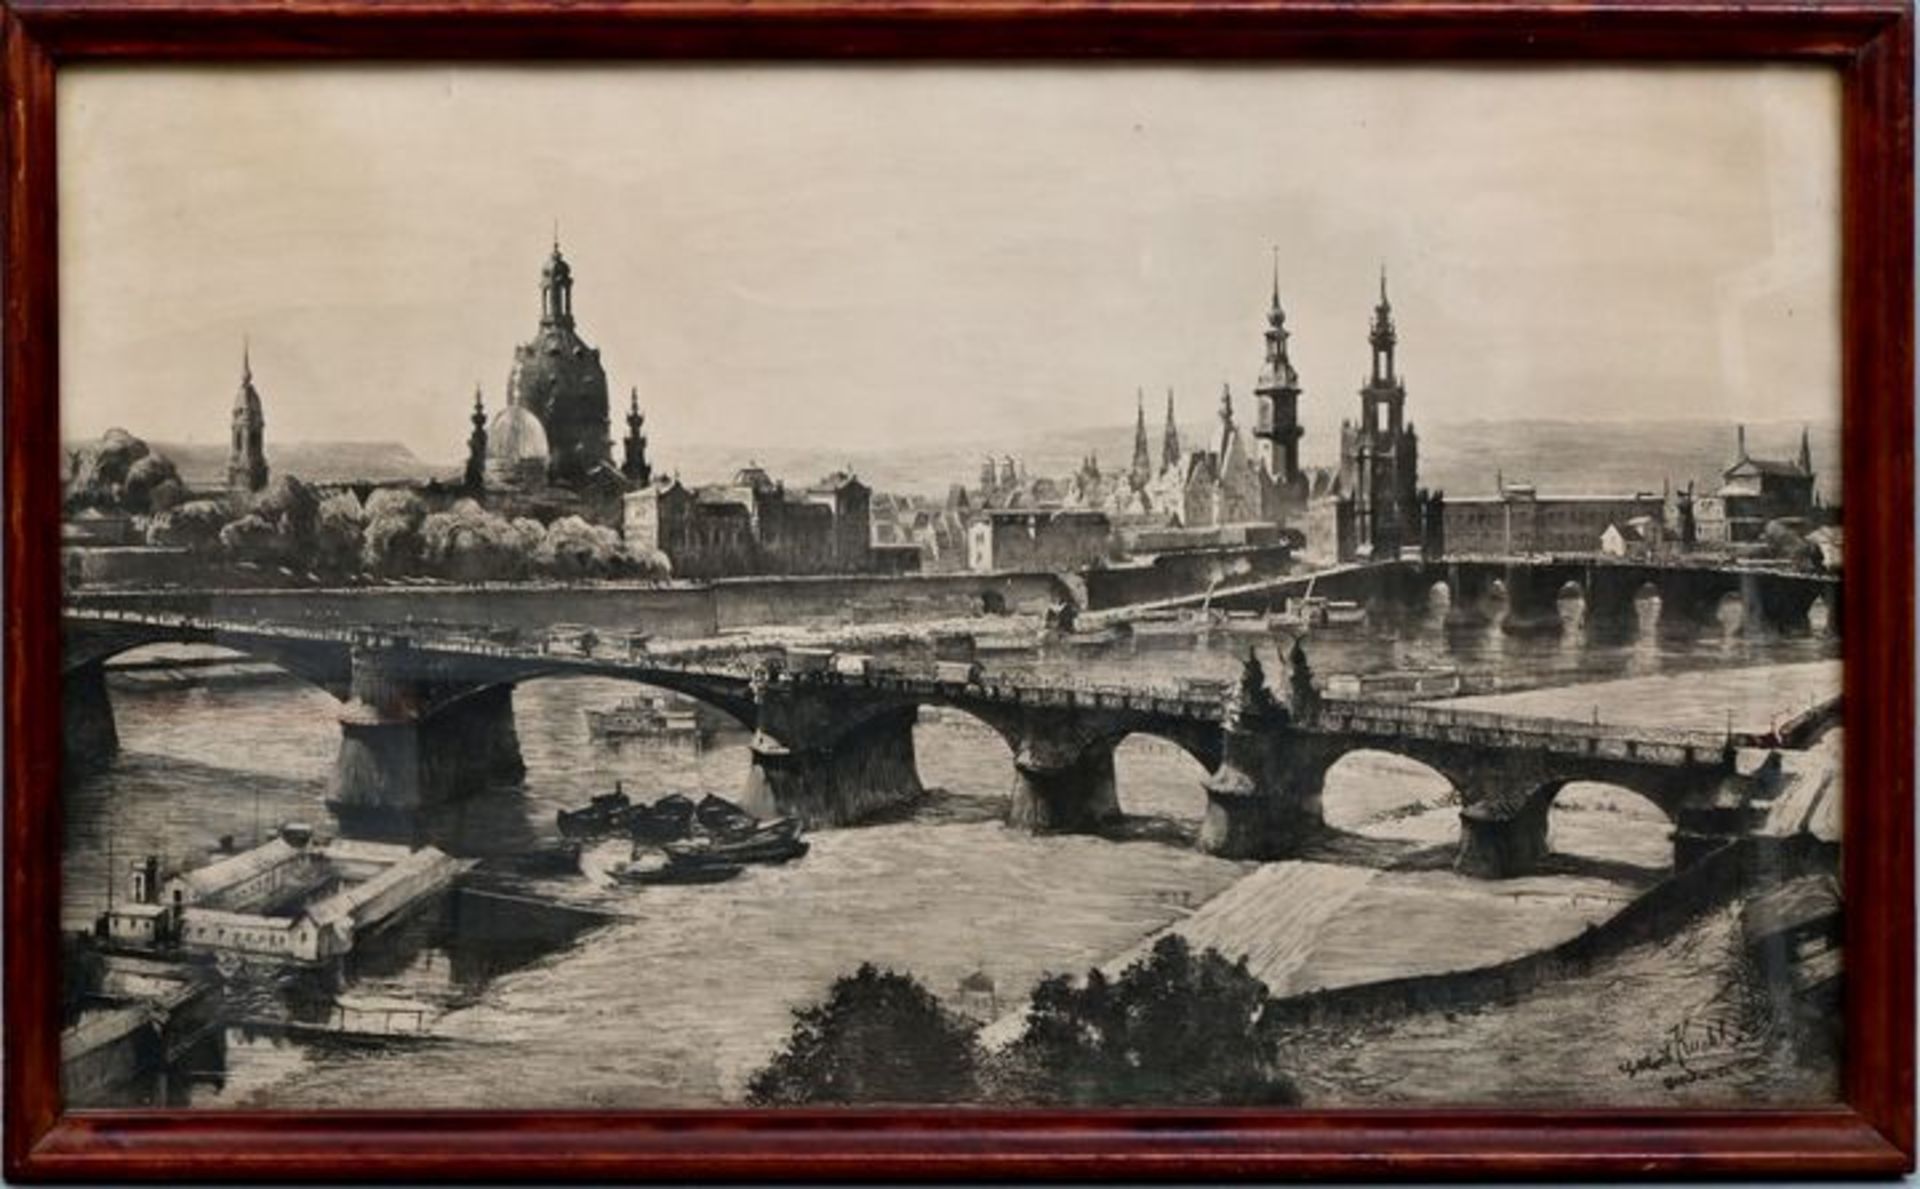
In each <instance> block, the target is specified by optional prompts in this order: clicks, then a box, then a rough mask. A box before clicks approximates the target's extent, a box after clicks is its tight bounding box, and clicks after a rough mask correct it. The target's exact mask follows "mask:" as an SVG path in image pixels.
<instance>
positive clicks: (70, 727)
mask: <svg viewBox="0 0 1920 1189" xmlns="http://www.w3.org/2000/svg"><path fill="white" fill-rule="evenodd" d="M60 740H61V755H62V757H63V759H64V762H65V765H66V770H67V771H68V772H73V773H79V772H89V771H93V770H95V769H98V768H103V767H105V766H106V765H107V764H108V763H109V762H111V761H112V759H113V757H114V756H115V755H117V754H118V753H119V751H120V732H119V730H118V729H117V728H116V727H115V726H114V724H113V700H112V698H111V697H109V696H108V694H107V671H106V666H105V665H103V664H101V663H100V662H99V661H95V662H93V663H91V664H86V665H81V666H79V667H77V668H74V669H69V670H67V672H66V673H65V674H64V675H63V676H62V677H61V680H60Z"/></svg>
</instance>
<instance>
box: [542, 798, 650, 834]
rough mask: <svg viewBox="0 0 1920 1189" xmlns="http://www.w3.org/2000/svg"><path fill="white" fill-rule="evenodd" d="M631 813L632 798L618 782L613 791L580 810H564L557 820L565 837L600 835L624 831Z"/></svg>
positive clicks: (558, 814)
mask: <svg viewBox="0 0 1920 1189" xmlns="http://www.w3.org/2000/svg"><path fill="white" fill-rule="evenodd" d="M632 812H633V802H632V800H630V799H629V798H628V797H627V794H626V793H625V792H623V791H622V790H621V789H620V787H619V786H618V785H615V786H614V790H613V791H612V792H611V793H600V794H598V795H596V796H595V797H594V798H593V800H591V801H589V802H588V803H587V804H586V805H585V806H584V807H582V808H580V809H562V810H560V811H559V812H558V813H556V814H555V815H554V819H555V821H556V823H557V824H558V825H559V827H560V834H561V837H563V838H597V837H599V836H601V835H604V834H618V833H620V832H621V831H623V830H625V829H626V828H627V819H628V817H629V815H630V814H631V813H632Z"/></svg>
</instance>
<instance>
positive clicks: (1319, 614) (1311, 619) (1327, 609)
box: [1273, 595, 1367, 632]
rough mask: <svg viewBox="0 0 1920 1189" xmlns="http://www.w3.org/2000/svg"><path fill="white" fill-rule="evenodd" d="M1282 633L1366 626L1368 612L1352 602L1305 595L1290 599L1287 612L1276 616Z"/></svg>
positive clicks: (1275, 619)
mask: <svg viewBox="0 0 1920 1189" xmlns="http://www.w3.org/2000/svg"><path fill="white" fill-rule="evenodd" d="M1273 622H1275V623H1276V625H1277V626H1279V627H1280V628H1281V629H1282V630H1291V631H1296V632H1310V631H1315V630H1328V629H1339V628H1352V627H1364V626H1365V625H1366V622H1367V609H1366V608H1365V607H1364V606H1362V605H1360V604H1359V603H1356V602H1353V601H1351V600H1348V599H1322V598H1316V597H1314V596H1313V595H1302V596H1301V597H1299V598H1295V599H1288V600H1287V606H1286V610H1285V611H1283V612H1282V613H1281V614H1280V615H1278V616H1275V617H1273Z"/></svg>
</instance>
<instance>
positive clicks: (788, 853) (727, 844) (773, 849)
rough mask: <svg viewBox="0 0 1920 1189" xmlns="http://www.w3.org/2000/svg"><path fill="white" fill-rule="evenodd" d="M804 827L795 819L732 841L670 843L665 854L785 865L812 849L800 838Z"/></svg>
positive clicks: (708, 838) (720, 839)
mask: <svg viewBox="0 0 1920 1189" xmlns="http://www.w3.org/2000/svg"><path fill="white" fill-rule="evenodd" d="M800 831H801V824H800V822H799V820H798V819H795V818H781V819H780V820H779V821H774V822H768V823H767V824H766V825H763V826H759V827H757V828H756V829H754V830H753V831H752V832H751V833H748V834H744V835H738V836H734V837H730V838H719V837H713V836H708V837H706V838H701V839H689V840H688V841H686V842H669V843H668V844H667V845H666V851H667V853H668V854H669V855H678V856H681V857H683V858H690V859H718V860H722V861H725V862H730V863H786V862H791V861H792V860H794V859H798V858H800V857H802V856H804V855H805V854H806V853H807V851H808V850H809V849H810V846H809V844H808V843H807V841H806V840H805V839H803V838H801V837H800Z"/></svg>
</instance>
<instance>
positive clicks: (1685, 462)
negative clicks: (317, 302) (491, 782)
mask: <svg viewBox="0 0 1920 1189" xmlns="http://www.w3.org/2000/svg"><path fill="white" fill-rule="evenodd" d="M1201 429H1202V426H1201V425H1200V424H1198V423H1195V424H1192V425H1183V426H1182V427H1181V430H1182V437H1183V439H1184V440H1185V441H1186V443H1187V444H1188V447H1189V448H1194V447H1197V446H1198V445H1199V444H1200V443H1201V440H1202V439H1201V437H1200V431H1201ZM1810 431H1811V437H1812V446H1813V464H1814V470H1815V471H1816V472H1817V473H1818V475H1819V486H1820V489H1821V492H1822V495H1823V496H1824V497H1825V498H1827V499H1829V500H1835V499H1838V494H1839V490H1840V470H1839V453H1838V451H1839V440H1840V439H1839V427H1838V426H1837V425H1835V424H1833V423H1815V424H1813V425H1812V426H1811V427H1810ZM1150 432H1151V435H1152V436H1151V442H1152V446H1153V451H1154V461H1155V462H1156V463H1157V462H1158V461H1159V451H1160V433H1159V429H1158V428H1157V427H1153V428H1151V430H1150ZM1733 443H1734V433H1733V427H1732V426H1731V425H1721V424H1717V423H1710V422H1698V421H1671V422H1641V423H1627V424H1608V423H1598V422H1575V421H1547V420H1540V421H1484V422H1457V423H1452V424H1447V423H1431V424H1422V426H1421V438H1420V451H1421V458H1420V481H1421V483H1422V484H1423V485H1424V486H1426V487H1429V488H1437V489H1439V490H1442V491H1445V492H1447V493H1449V494H1451V495H1486V494H1490V493H1491V492H1492V491H1493V488H1494V478H1495V475H1496V474H1503V475H1504V476H1505V477H1506V479H1507V480H1508V481H1509V482H1513V483H1527V482H1530V483H1534V484H1536V485H1537V486H1538V487H1539V488H1540V490H1541V491H1542V492H1544V493H1555V492H1558V493H1581V492H1605V493H1616V492H1628V491H1658V490H1660V485H1661V483H1662V482H1663V481H1664V480H1666V479H1668V478H1671V479H1672V480H1673V481H1674V483H1675V484H1684V483H1685V482H1686V481H1687V480H1688V479H1689V478H1693V479H1697V480H1699V482H1700V485H1701V488H1702V490H1710V489H1711V488H1712V487H1713V486H1714V485H1715V484H1717V483H1718V481H1719V476H1720V472H1721V470H1722V469H1723V468H1725V466H1726V465H1727V463H1728V462H1730V461H1731V460H1732V454H1733V449H1734V445H1733ZM1747 443H1748V446H1749V448H1750V449H1751V450H1752V451H1753V453H1754V454H1755V455H1756V456H1759V457H1763V458H1790V457H1792V456H1793V454H1794V453H1795V452H1796V451H1797V450H1798V449H1799V443H1800V426H1799V424H1798V423H1792V424H1788V423H1773V424H1754V425H1749V426H1748V427H1747ZM154 446H155V448H156V449H158V450H159V451H160V452H161V453H163V454H165V455H166V456H167V457H169V458H171V459H173V461H174V464H175V465H176V466H178V467H179V468H180V471H181V474H182V475H183V476H184V477H185V478H186V479H187V481H188V482H189V484H191V485H194V486H212V487H217V486H219V485H220V484H221V483H224V482H225V481H226V466H227V455H226V448H225V446H224V444H221V445H215V444H212V443H189V444H182V443H168V442H157V443H154ZM1333 452H1334V447H1333V444H1332V443H1329V442H1316V441H1314V440H1313V438H1312V437H1311V436H1310V437H1309V438H1308V440H1307V442H1306V461H1307V463H1308V465H1310V466H1311V465H1322V464H1327V463H1331V462H1332V461H1333V459H1332V455H1333ZM1089 453H1095V454H1098V456H1099V458H1100V465H1101V466H1102V468H1104V469H1107V470H1109V471H1112V470H1119V469H1124V468H1125V467H1126V465H1127V463H1128V461H1129V460H1130V459H1131V457H1132V454H1133V427H1132V426H1130V425H1113V426H1093V427H1089V428H1087V429H1079V430H1068V431H1055V432H1044V433H1035V434H1028V435H1025V436H1021V435H1013V434H1010V435H1008V437H1007V438H1005V439H1004V440H993V441H973V442H953V443H935V444H925V443H921V444H912V445H904V446H899V447H895V448H891V449H887V450H880V449H871V448H869V449H861V450H838V451H836V450H832V449H822V448H819V447H805V446H779V445H773V446H768V445H761V446H739V445H726V444H713V443H687V444H677V443H656V444H655V465H656V466H659V467H661V468H662V470H663V472H664V473H668V474H673V473H677V474H679V475H680V476H681V477H682V478H683V479H685V480H686V481H687V482H689V483H711V482H716V481H718V480H721V479H724V478H726V477H728V476H730V475H732V474H733V472H735V471H737V470H739V469H740V468H741V467H743V466H745V465H747V463H749V462H757V463H759V464H760V465H761V466H763V467H765V468H766V469H767V470H768V471H769V472H771V473H772V474H773V475H775V476H776V477H778V478H780V479H783V480H785V481H786V482H788V483H790V484H806V483H811V482H813V481H814V480H816V479H819V478H820V477H821V476H823V475H825V474H826V473H827V472H829V471H833V470H836V469H839V468H842V467H851V468H852V469H853V470H854V472H855V473H857V474H858V475H859V476H860V477H861V478H862V479H864V480H865V481H866V482H867V483H869V484H871V485H872V486H874V487H875V488H877V489H879V490H882V491H896V492H911V493H917V494H922V495H934V496H937V495H942V494H944V493H945V492H946V490H947V488H948V486H949V485H951V484H953V483H966V484H968V485H972V484H973V483H974V482H975V481H976V478H977V476H978V475H979V473H980V464H981V462H982V461H983V460H984V458H985V457H986V456H987V455H988V454H992V455H993V456H994V457H996V458H998V457H1001V456H1003V455H1007V454H1013V455H1016V456H1017V457H1019V458H1020V459H1021V460H1022V462H1024V463H1025V465H1026V467H1027V470H1028V471H1029V472H1031V473H1034V474H1045V475H1054V476H1064V475H1068V474H1071V473H1072V472H1073V471H1075V470H1076V469H1078V468H1079V466H1080V460H1081V459H1083V458H1085V457H1086V456H1087V455H1088V454H1089ZM267 459H268V462H269V463H270V464H271V465H272V467H273V469H274V471H275V473H286V474H293V475H298V476H300V477H301V478H303V479H309V480H313V481H316V482H337V481H341V480H346V479H373V480H383V479H408V478H414V479H424V478H430V477H433V476H436V475H438V476H442V477H447V476H452V475H455V474H457V473H458V472H459V470H460V463H459V462H458V461H451V462H449V461H439V462H430V461H426V460H423V459H421V458H420V457H419V456H418V455H416V454H415V453H414V452H413V451H411V450H409V449H408V448H407V447H406V446H404V445H401V444H400V443H398V442H275V441H271V440H270V441H269V442H268V443H267Z"/></svg>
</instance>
